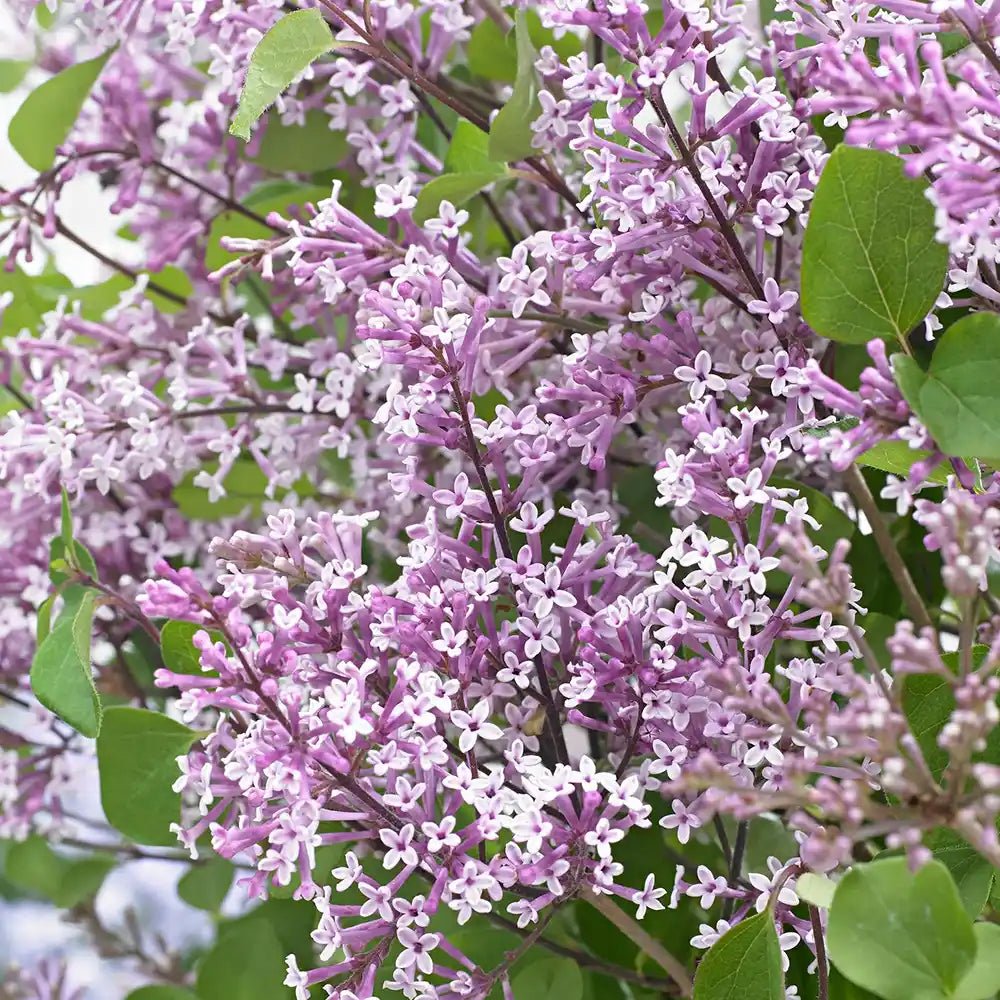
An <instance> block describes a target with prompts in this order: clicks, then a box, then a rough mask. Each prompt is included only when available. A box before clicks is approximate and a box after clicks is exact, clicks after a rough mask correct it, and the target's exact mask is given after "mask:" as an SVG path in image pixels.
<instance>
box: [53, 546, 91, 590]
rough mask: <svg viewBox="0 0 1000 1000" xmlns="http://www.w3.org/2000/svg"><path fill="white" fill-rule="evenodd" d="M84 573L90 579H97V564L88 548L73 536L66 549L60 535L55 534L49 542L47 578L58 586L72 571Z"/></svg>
mask: <svg viewBox="0 0 1000 1000" xmlns="http://www.w3.org/2000/svg"><path fill="white" fill-rule="evenodd" d="M75 570H79V571H80V572H82V573H86V575H87V576H89V577H90V578H91V579H92V580H96V579H97V564H96V563H95V562H94V557H93V556H92V555H91V554H90V551H89V549H88V548H87V547H86V546H85V545H84V544H83V543H82V542H78V541H77V540H76V539H75V538H74V539H73V544H72V545H71V546H70V548H69V549H68V550H67V549H66V547H65V546H64V544H63V540H62V535H56V536H55V538H53V539H52V541H51V543H50V544H49V579H51V580H52V583H53V585H54V586H56V587H59V586H61V585H62V584H63V583H65V582H66V581H67V580H70V579H72V578H73V576H74V571H75Z"/></svg>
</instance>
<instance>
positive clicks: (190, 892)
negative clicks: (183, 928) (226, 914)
mask: <svg viewBox="0 0 1000 1000" xmlns="http://www.w3.org/2000/svg"><path fill="white" fill-rule="evenodd" d="M235 871H236V869H235V868H234V867H233V864H232V862H230V861H226V859H225V858H209V859H208V860H207V861H205V862H204V863H203V864H199V865H192V866H191V867H190V868H189V869H188V871H186V872H185V873H184V874H183V875H182V876H181V879H180V881H179V882H178V883H177V895H178V896H180V898H181V899H183V900H184V902H185V903H187V904H188V905H190V906H194V907H196V908H197V909H199V910H208V911H209V912H210V913H215V912H216V911H217V910H218V909H219V907H221V906H222V903H223V900H225V898H226V894H227V893H228V892H229V887H230V886H231V885H232V884H233V873H234V872H235Z"/></svg>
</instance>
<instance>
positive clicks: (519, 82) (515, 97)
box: [488, 10, 542, 163]
mask: <svg viewBox="0 0 1000 1000" xmlns="http://www.w3.org/2000/svg"><path fill="white" fill-rule="evenodd" d="M514 37H515V40H516V44H517V78H516V79H515V81H514V93H513V94H511V96H510V100H509V101H508V102H507V103H506V104H505V105H504V106H503V107H502V108H501V109H500V112H499V114H497V116H496V118H494V119H493V123H492V125H491V126H490V139H489V146H488V148H489V154H490V159H491V160H499V161H502V162H504V163H511V162H513V161H515V160H523V159H525V158H527V157H529V156H533V155H534V154H535V152H536V151H535V148H534V146H532V144H531V141H532V139H533V138H534V133H533V132H532V131H531V123H532V122H533V121H534V120H535V119H536V118H537V117H538V116H539V115H540V114H541V113H542V105H541V102H540V101H539V99H538V74H537V73H536V72H535V59H536V58H537V57H538V53H537V52H535V47H534V45H532V43H531V35H530V34H529V31H528V23H527V18H526V15H525V13H524V11H522V10H519V11H518V12H517V14H516V15H515V17H514Z"/></svg>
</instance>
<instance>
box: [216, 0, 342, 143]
mask: <svg viewBox="0 0 1000 1000" xmlns="http://www.w3.org/2000/svg"><path fill="white" fill-rule="evenodd" d="M333 45H334V42H333V33H332V32H331V31H330V26H329V24H327V23H326V19H325V18H324V17H323V15H322V13H320V11H319V10H318V9H316V8H311V9H309V10H296V11H293V12H292V13H291V14H286V15H285V16H284V17H283V18H282V19H281V20H280V21H278V22H277V23H276V24H275V25H274V26H273V27H272V28H271V29H270V30H269V31H268V32H267V34H266V35H264V37H263V38H262V39H261V40H260V41H259V42H258V43H257V47H256V48H255V49H254V50H253V52H252V53H251V55H250V65H249V66H248V67H247V75H246V80H245V81H244V83H243V90H242V91H241V93H240V99H239V103H238V105H237V107H236V115H235V117H234V118H233V122H232V124H231V125H230V126H229V131H230V134H232V135H235V136H237V137H239V138H240V139H243V140H244V141H246V140H249V138H250V130H251V129H252V128H253V126H254V123H255V122H256V121H257V119H258V118H260V116H261V115H262V114H263V113H264V112H265V111H266V110H267V109H268V108H269V107H270V106H271V105H272V104H273V103H274V102H275V101H276V100H277V99H278V97H280V96H281V94H282V93H283V92H284V91H285V89H286V88H287V87H289V86H290V85H291V83H292V82H293V81H294V80H295V79H296V77H298V76H299V74H301V73H302V72H304V71H305V70H306V69H307V68H308V66H309V64H310V63H312V62H313V60H315V59H318V58H319V57H320V56H321V55H323V53H325V52H329V51H330V49H332V48H333Z"/></svg>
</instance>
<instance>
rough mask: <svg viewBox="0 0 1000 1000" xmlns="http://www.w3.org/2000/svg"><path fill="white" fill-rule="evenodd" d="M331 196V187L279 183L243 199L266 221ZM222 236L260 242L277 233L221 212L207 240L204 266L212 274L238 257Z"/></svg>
mask: <svg viewBox="0 0 1000 1000" xmlns="http://www.w3.org/2000/svg"><path fill="white" fill-rule="evenodd" d="M329 197H330V188H329V186H323V187H320V186H314V185H311V184H307V185H304V184H292V183H288V182H286V181H279V182H276V183H273V184H264V185H262V186H261V187H259V188H257V189H256V190H255V191H252V192H251V193H250V194H249V195H248V196H247V197H246V198H245V199H244V200H243V204H244V205H245V206H246V207H247V208H250V209H253V211H254V213H255V214H256V215H259V216H260V217H261V218H265V219H266V218H267V215H268V213H269V212H280V213H281V214H282V215H284V216H285V217H286V218H287V217H288V214H289V211H290V210H291V209H293V208H295V207H297V206H299V205H304V204H305V203H306V202H312V203H313V204H315V203H316V202H319V201H322V200H323V199H324V198H329ZM223 236H232V237H234V238H236V239H241V240H261V239H268V238H269V237H273V236H274V230H273V229H271V227H270V226H266V225H264V224H263V223H260V222H257V221H256V220H255V219H253V218H249V217H247V216H246V215H244V214H243V213H242V212H234V211H226V212H220V213H219V214H218V215H217V216H216V217H215V218H214V219H213V220H212V225H211V227H210V228H209V231H208V239H207V241H206V248H205V267H206V268H208V270H209V271H215V270H217V269H218V268H220V267H222V265H223V264H228V263H229V262H230V261H232V260H236V258H237V257H239V254H238V253H233V252H232V251H231V250H224V249H223V248H222V246H221V245H220V243H219V240H220V239H222V237H223Z"/></svg>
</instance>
